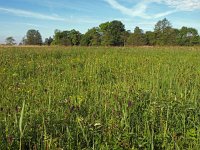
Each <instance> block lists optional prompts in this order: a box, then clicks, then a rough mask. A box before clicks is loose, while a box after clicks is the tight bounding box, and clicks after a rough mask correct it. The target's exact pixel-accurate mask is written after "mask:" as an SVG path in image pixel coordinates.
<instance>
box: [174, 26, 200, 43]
mask: <svg viewBox="0 0 200 150" xmlns="http://www.w3.org/2000/svg"><path fill="white" fill-rule="evenodd" d="M177 41H178V44H179V45H181V46H193V45H197V44H199V35H198V31H197V30H196V29H194V28H187V27H182V28H181V29H180V31H179V35H178V39H177Z"/></svg>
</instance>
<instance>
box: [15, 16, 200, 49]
mask: <svg viewBox="0 0 200 150" xmlns="http://www.w3.org/2000/svg"><path fill="white" fill-rule="evenodd" d="M12 42H13V41H12ZM20 44H23V45H42V44H44V45H64V46H154V45H159V46H165V45H166V46H176V45H177V46H194V45H200V36H199V35H198V31H197V30H196V29H195V28H188V27H182V28H181V29H176V28H173V27H172V25H171V23H170V22H169V21H168V20H167V19H166V18H165V19H163V20H160V21H158V22H157V23H156V25H155V27H154V31H147V32H144V31H143V30H142V29H140V28H139V27H135V29H134V31H133V32H131V31H130V30H126V29H125V25H124V24H123V23H122V22H121V21H117V20H114V21H112V22H105V23H102V24H100V25H99V27H94V28H91V29H89V30H88V31H87V32H86V33H85V34H81V33H80V32H79V31H77V30H74V29H73V30H71V31H60V30H55V33H54V36H53V38H51V37H49V38H46V39H45V41H44V42H42V37H41V34H40V33H39V31H37V30H29V31H28V32H27V34H26V36H25V37H24V38H23V40H22V42H21V43H20Z"/></svg>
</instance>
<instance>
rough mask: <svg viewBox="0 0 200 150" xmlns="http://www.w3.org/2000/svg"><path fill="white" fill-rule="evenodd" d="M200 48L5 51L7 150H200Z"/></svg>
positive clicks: (1, 72) (1, 109)
mask: <svg viewBox="0 0 200 150" xmlns="http://www.w3.org/2000/svg"><path fill="white" fill-rule="evenodd" d="M199 106H200V48H198V47H196V48H194V47H193V48H190V47H182V48H181V47H161V48H81V47H77V48H62V47H56V48H51V47H50V48H47V47H42V48H39V47H33V48H31V47H24V48H9V47H7V48H3V47H1V48H0V149H73V150H74V149H102V150H105V149H199V148H200V109H199Z"/></svg>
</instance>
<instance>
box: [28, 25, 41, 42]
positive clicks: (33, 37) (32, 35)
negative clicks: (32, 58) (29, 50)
mask: <svg viewBox="0 0 200 150" xmlns="http://www.w3.org/2000/svg"><path fill="white" fill-rule="evenodd" d="M25 44H26V45H42V36H41V34H40V32H39V31H38V30H34V29H31V30H28V31H27V33H26V38H25Z"/></svg>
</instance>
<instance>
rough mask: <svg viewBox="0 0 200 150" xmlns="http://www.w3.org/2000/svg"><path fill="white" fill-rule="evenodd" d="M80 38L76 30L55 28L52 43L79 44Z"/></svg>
mask: <svg viewBox="0 0 200 150" xmlns="http://www.w3.org/2000/svg"><path fill="white" fill-rule="evenodd" d="M80 40H81V33H80V32H79V31H76V30H74V29H73V30H71V31H59V30H55V35H54V40H53V43H52V44H53V45H65V46H74V45H79V44H80Z"/></svg>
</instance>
